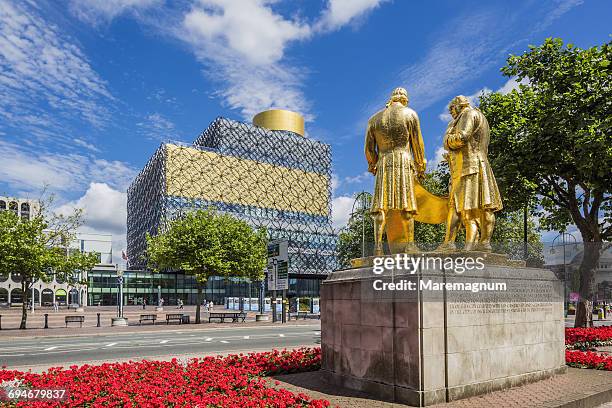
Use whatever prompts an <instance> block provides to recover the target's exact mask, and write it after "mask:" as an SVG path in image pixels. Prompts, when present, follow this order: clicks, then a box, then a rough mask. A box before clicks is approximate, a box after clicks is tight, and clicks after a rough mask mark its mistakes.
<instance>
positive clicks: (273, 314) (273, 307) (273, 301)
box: [272, 299, 278, 323]
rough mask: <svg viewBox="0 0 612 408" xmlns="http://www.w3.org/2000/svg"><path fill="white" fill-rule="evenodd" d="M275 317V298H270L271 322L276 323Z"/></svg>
mask: <svg viewBox="0 0 612 408" xmlns="http://www.w3.org/2000/svg"><path fill="white" fill-rule="evenodd" d="M277 320H278V319H277V317H276V299H274V300H272V322H273V323H276V321H277Z"/></svg>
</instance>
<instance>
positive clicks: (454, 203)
mask: <svg viewBox="0 0 612 408" xmlns="http://www.w3.org/2000/svg"><path fill="white" fill-rule="evenodd" d="M448 109H449V112H450V114H451V116H452V118H453V119H452V120H451V121H450V123H449V124H448V128H447V129H446V133H445V135H444V148H445V149H446V150H447V151H448V153H447V155H446V157H447V160H448V163H449V168H450V174H451V183H450V200H449V211H448V216H447V220H446V236H445V238H444V243H443V244H442V245H441V246H440V248H439V249H443V250H454V249H455V238H456V236H457V230H458V228H459V224H460V221H461V222H463V225H464V227H465V243H466V245H465V249H466V250H468V251H470V250H481V251H491V235H493V228H494V226H495V212H496V211H499V210H501V209H502V201H501V196H500V194H499V189H498V188H497V182H496V181H495V176H494V175H493V171H492V170H491V165H490V164H489V159H488V157H487V155H488V149H489V138H490V133H489V123H488V122H487V118H486V117H485V116H484V115H483V113H482V112H481V111H480V110H479V109H478V108H474V107H472V106H470V102H469V100H468V99H467V98H466V97H465V96H463V95H459V96H456V97H455V98H453V100H452V101H451V102H450V104H449V106H448Z"/></svg>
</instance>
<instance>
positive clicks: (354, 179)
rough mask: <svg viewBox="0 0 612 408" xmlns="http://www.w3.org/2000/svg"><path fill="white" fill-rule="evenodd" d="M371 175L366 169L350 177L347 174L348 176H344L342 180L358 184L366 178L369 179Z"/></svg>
mask: <svg viewBox="0 0 612 408" xmlns="http://www.w3.org/2000/svg"><path fill="white" fill-rule="evenodd" d="M372 177H373V176H372V174H371V173H369V172H367V171H364V172H363V173H361V174H358V175H357V176H352V177H351V176H348V177H345V178H344V182H345V183H348V184H356V183H357V184H360V183H363V182H364V181H366V180H370V179H371V178H372Z"/></svg>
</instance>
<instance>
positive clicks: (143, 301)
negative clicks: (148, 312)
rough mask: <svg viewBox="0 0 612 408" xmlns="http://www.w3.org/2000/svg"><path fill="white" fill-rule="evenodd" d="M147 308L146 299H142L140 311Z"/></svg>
mask: <svg viewBox="0 0 612 408" xmlns="http://www.w3.org/2000/svg"><path fill="white" fill-rule="evenodd" d="M146 308H147V299H144V298H143V299H142V310H145V309H146Z"/></svg>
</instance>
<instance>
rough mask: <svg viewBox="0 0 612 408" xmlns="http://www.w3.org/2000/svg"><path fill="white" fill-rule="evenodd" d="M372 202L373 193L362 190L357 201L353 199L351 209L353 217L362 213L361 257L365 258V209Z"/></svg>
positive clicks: (356, 198)
mask: <svg viewBox="0 0 612 408" xmlns="http://www.w3.org/2000/svg"><path fill="white" fill-rule="evenodd" d="M371 202H372V194H370V193H368V192H367V191H362V192H361V193H359V194H357V196H356V197H355V201H353V208H352V209H351V218H353V217H354V216H355V215H356V214H359V213H361V215H362V217H361V257H362V258H365V223H366V216H365V214H364V211H365V210H366V209H367V208H369V207H370V204H371Z"/></svg>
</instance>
